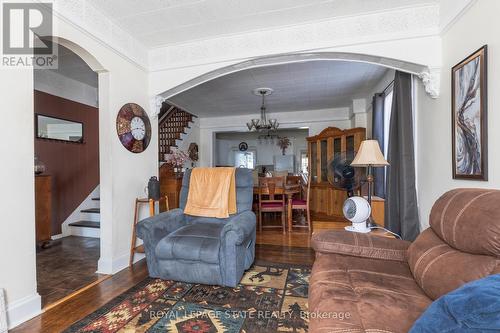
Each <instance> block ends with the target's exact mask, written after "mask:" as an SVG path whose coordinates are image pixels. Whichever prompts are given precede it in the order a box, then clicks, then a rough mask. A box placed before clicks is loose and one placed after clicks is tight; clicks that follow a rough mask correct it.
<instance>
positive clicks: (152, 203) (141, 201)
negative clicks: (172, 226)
mask: <svg viewBox="0 0 500 333" xmlns="http://www.w3.org/2000/svg"><path fill="white" fill-rule="evenodd" d="M161 201H165V205H166V208H167V211H168V210H170V209H169V206H168V197H167V196H164V197H160V199H158V200H153V199H148V198H137V199H135V208H134V224H133V225H132V242H131V245H130V259H129V263H128V265H129V267H131V266H132V264H133V263H134V255H135V254H136V253H144V246H143V245H139V246H137V233H136V231H135V227H136V225H137V223H138V222H139V206H140V205H141V204H147V203H149V216H154V215H155V203H157V202H158V204H160V202H161Z"/></svg>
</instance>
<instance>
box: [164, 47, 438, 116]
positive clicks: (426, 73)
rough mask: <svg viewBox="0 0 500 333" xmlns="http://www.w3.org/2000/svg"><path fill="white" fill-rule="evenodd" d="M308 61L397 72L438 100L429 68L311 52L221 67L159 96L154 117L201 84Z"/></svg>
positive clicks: (435, 79) (434, 76) (435, 78)
mask: <svg viewBox="0 0 500 333" xmlns="http://www.w3.org/2000/svg"><path fill="white" fill-rule="evenodd" d="M308 61H353V62H363V63H370V64H375V65H380V66H383V67H387V68H391V69H395V70H400V71H403V72H407V73H410V74H413V75H416V76H418V77H419V78H420V79H421V80H422V81H423V83H424V85H425V89H426V92H427V93H428V94H429V95H430V96H431V97H433V98H437V97H438V96H439V90H438V87H439V82H438V81H439V75H437V74H439V73H434V71H432V70H431V69H430V68H429V67H428V66H425V65H420V64H416V63H411V62H407V61H401V60H397V59H392V58H386V57H380V56H373V55H367V54H361V53H347V52H314V53H287V54H280V55H271V56H265V57H258V58H255V59H251V60H246V61H243V62H240V63H237V64H233V65H229V66H224V67H221V68H218V69H215V70H213V71H210V72H207V73H205V74H203V75H200V76H198V77H196V78H194V79H191V80H189V81H186V82H184V83H182V84H180V85H178V86H176V87H174V88H172V89H169V90H166V91H164V92H163V93H161V94H159V95H158V99H157V103H156V106H157V107H156V110H155V111H156V113H158V112H159V106H161V103H158V102H159V101H161V100H165V99H168V98H170V97H172V96H175V95H177V94H179V93H181V92H184V91H186V90H189V89H191V88H193V87H196V86H198V85H200V84H202V83H204V82H207V81H210V80H213V79H216V78H219V77H222V76H225V75H228V74H231V73H235V72H239V71H243V70H246V69H251V68H256V67H266V66H274V65H280V64H287V63H297V62H308Z"/></svg>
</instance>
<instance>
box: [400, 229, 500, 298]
mask: <svg viewBox="0 0 500 333" xmlns="http://www.w3.org/2000/svg"><path fill="white" fill-rule="evenodd" d="M499 263H500V261H499V260H498V259H497V258H495V257H491V256H485V255H477V254H469V253H465V252H461V251H458V250H456V249H454V248H452V247H450V246H449V245H448V244H446V243H445V242H443V240H442V239H441V238H439V237H438V236H437V235H436V234H435V233H434V232H433V230H432V229H427V230H425V231H424V232H422V233H421V234H420V235H419V236H418V238H417V239H416V240H415V241H414V242H413V243H412V244H411V246H410V248H409V249H408V264H409V265H410V269H411V271H412V273H413V276H414V277H415V280H416V281H417V283H418V284H419V285H420V287H421V288H422V289H423V290H424V291H425V293H426V294H427V295H428V296H429V297H430V298H432V299H436V298H438V297H440V296H442V295H444V294H446V293H448V292H450V291H452V290H454V289H457V288H459V287H460V286H462V285H463V284H464V283H467V282H470V281H474V280H477V279H480V278H483V277H485V276H487V275H490V274H493V273H495V272H497V271H498V269H499V267H498V266H497V265H498V264H499Z"/></svg>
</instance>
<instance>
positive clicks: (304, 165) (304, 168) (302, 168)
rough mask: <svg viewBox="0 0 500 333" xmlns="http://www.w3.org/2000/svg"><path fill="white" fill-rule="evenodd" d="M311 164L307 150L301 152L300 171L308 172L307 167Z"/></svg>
mask: <svg viewBox="0 0 500 333" xmlns="http://www.w3.org/2000/svg"><path fill="white" fill-rule="evenodd" d="M308 166H309V159H308V158H307V151H305V150H303V151H301V152H300V172H302V173H305V174H307V167H308Z"/></svg>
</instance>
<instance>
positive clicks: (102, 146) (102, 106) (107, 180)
mask: <svg viewBox="0 0 500 333" xmlns="http://www.w3.org/2000/svg"><path fill="white" fill-rule="evenodd" d="M43 39H46V40H50V41H52V42H54V43H56V44H59V45H62V46H64V47H66V48H68V49H69V50H71V51H72V52H73V53H75V54H76V55H77V56H79V57H80V58H81V59H82V60H83V61H85V63H86V64H87V65H88V66H89V67H90V68H91V69H92V70H93V71H94V72H96V73H97V75H98V109H99V183H100V193H101V195H100V197H101V198H100V199H101V200H100V209H101V213H100V258H99V262H98V272H99V273H103V274H112V273H113V272H112V269H111V268H110V267H111V264H110V262H111V261H112V259H111V258H112V256H113V248H112V239H113V235H112V232H113V230H112V198H111V195H112V181H111V179H112V178H111V177H112V169H111V163H108V162H107V161H108V160H109V158H110V156H111V148H110V147H111V144H110V140H111V138H110V136H109V129H110V128H113V127H112V124H111V120H110V117H109V112H110V102H109V91H110V83H109V72H108V70H107V69H106V68H105V67H104V66H103V65H102V63H101V62H100V61H99V60H98V59H97V58H96V57H95V56H93V55H92V54H91V53H89V52H88V51H87V50H86V49H84V48H83V47H81V46H80V45H78V44H76V43H74V42H72V41H71V40H68V39H66V38H62V37H58V36H46V37H43Z"/></svg>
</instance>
